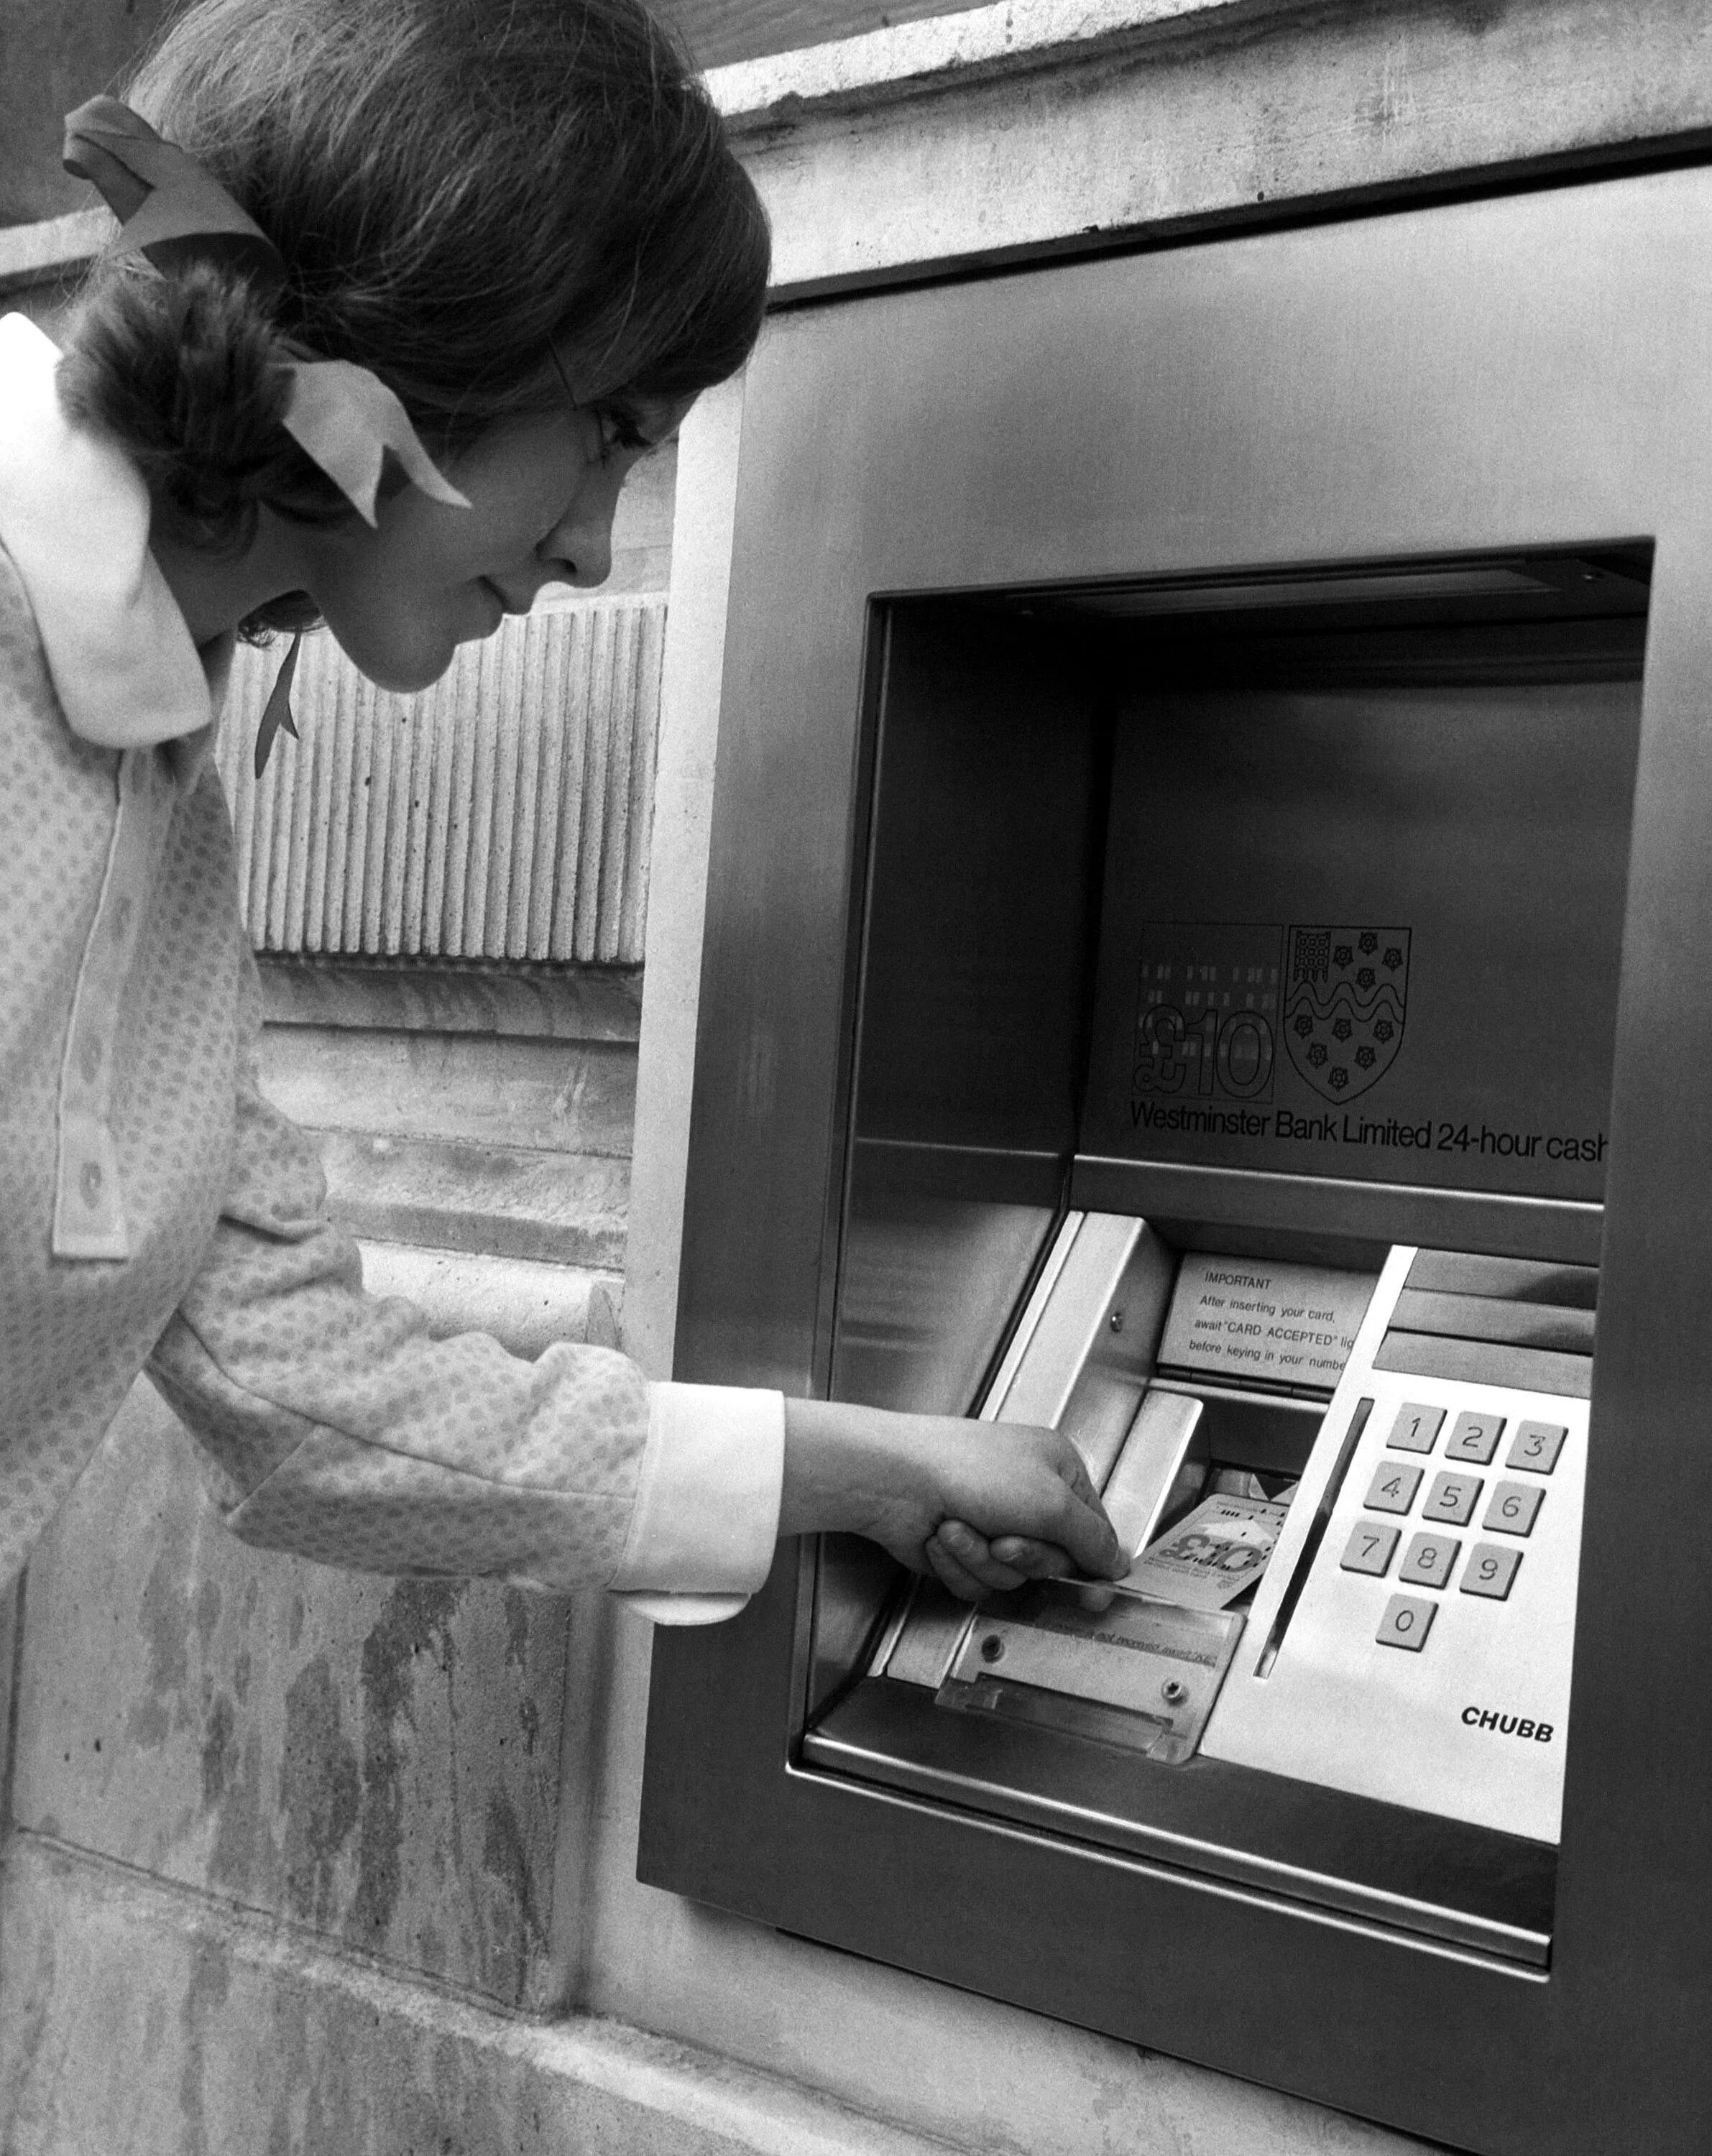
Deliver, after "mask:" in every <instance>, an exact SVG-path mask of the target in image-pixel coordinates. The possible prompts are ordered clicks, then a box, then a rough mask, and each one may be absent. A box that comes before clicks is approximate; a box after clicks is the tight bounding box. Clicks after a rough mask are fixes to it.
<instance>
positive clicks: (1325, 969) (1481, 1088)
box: [1082, 637, 1641, 1200]
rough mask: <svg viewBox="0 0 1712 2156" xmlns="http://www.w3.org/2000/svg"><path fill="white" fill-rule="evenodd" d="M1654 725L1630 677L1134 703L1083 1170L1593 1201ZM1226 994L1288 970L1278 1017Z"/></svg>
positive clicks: (1278, 987)
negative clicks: (1092, 1160) (1156, 1166)
mask: <svg viewBox="0 0 1712 2156" xmlns="http://www.w3.org/2000/svg"><path fill="white" fill-rule="evenodd" d="M1360 641H1361V639H1360V638H1359V637H1352V639H1351V643H1352V645H1353V646H1355V647H1356V648H1357V649H1359V646H1360ZM1228 649H1229V645H1228V641H1227V640H1224V639H1221V641H1220V642H1219V643H1218V644H1217V645H1216V647H1215V650H1216V652H1217V653H1219V654H1223V653H1225V652H1226V651H1227V650H1228ZM1145 650H1146V647H1145V646H1144V647H1143V652H1145ZM1209 663H1211V654H1209ZM1155 664H1157V662H1155ZM1146 665H1147V660H1146V658H1145V657H1144V656H1143V655H1140V654H1139V655H1138V659H1137V661H1136V666H1137V670H1138V672H1139V673H1140V672H1143V671H1144V670H1145V668H1146ZM1640 709H1641V690H1640V683H1639V680H1638V679H1637V680H1633V681H1629V682H1622V681H1606V680H1589V681H1582V682H1575V681H1550V682H1542V683H1539V684H1528V683H1520V682H1511V681H1507V680H1504V678H1503V676H1502V674H1501V673H1500V672H1499V670H1498V668H1497V665H1496V662H1495V663H1494V679H1493V680H1490V681H1488V682H1487V683H1485V684H1483V685H1478V686H1476V685H1452V686H1415V685H1404V684H1401V683H1398V682H1395V681H1392V682H1375V683H1374V684H1372V685H1360V684H1352V685H1349V686H1340V687H1338V688H1335V689H1322V688H1319V687H1316V686H1314V685H1312V682H1311V680H1310V682H1309V683H1308V684H1307V685H1293V686H1281V687H1256V688H1229V689H1222V688H1209V689H1206V690H1196V689H1195V688H1193V687H1187V686H1185V688H1183V689H1181V690H1174V691H1170V692H1161V691H1158V690H1154V691H1151V692H1149V690H1147V689H1145V688H1141V687H1138V688H1137V689H1136V690H1133V691H1132V692H1131V696H1130V698H1129V699H1127V700H1126V704H1125V706H1124V708H1123V710H1122V711H1120V716H1119V720H1118V735H1117V749H1116V761H1115V764H1114V768H1113V798H1112V831H1111V836H1110V839H1109V841H1108V846H1107V871H1108V886H1107V892H1106V901H1105V908H1104V913H1103V924H1102V930H1101V958H1100V988H1099V997H1098V1004H1097V1006H1096V1014H1095V1036H1094V1051H1093V1066H1092V1079H1091V1083H1090V1088H1089V1096H1088V1110H1087V1116H1086V1117H1085V1119H1084V1122H1083V1132H1082V1146H1083V1147H1084V1149H1085V1150H1087V1151H1088V1152H1100V1153H1134V1154H1137V1155H1139V1156H1142V1157H1144V1158H1165V1159H1179V1160H1185V1161H1203V1162H1206V1163H1210V1164H1213V1165H1216V1166H1221V1167H1233V1168H1245V1167H1246V1168H1262V1169H1265V1170H1267V1171H1268V1172H1270V1173H1285V1174H1313V1173H1327V1174H1332V1175H1337V1176H1340V1177H1355V1178H1362V1179H1368V1178H1370V1179H1372V1180H1374V1181H1375V1182H1382V1183H1406V1184H1410V1185H1417V1186H1418V1185H1423V1184H1424V1185H1427V1186H1443V1187H1447V1188H1472V1189H1481V1190H1493V1191H1511V1192H1516V1193H1525V1194H1529V1195H1535V1196H1540V1197H1556V1198H1568V1199H1583V1200H1596V1199H1597V1198H1598V1197H1599V1194H1600V1192H1601V1188H1603V1183H1604V1161H1605V1154H1606V1148H1607V1142H1608V1129H1609V1126H1608V1119H1607V1101H1608V1095H1609V1089H1610V1078H1611V1055H1612V1039H1613V1033H1614V1028H1615V1024H1616V1016H1617V945H1618V938H1619V936H1620V934H1621V931H1622V898H1623V883H1624V877H1625V873H1626V870H1627V860H1628V827H1629V806H1630V800H1631V797H1632V784H1633V774H1634V760H1635V747H1636V741H1637V735H1638V730H1639V722H1640ZM1328 923H1332V924H1336V923H1350V924H1356V925H1355V926H1351V927H1348V928H1347V929H1344V928H1340V927H1335V926H1333V927H1327V926H1325V925H1324V924H1328ZM1362 923H1367V924H1371V925H1370V926H1367V927H1361V926H1360V924H1362ZM1197 924H1209V925H1206V926H1200V925H1197ZM1236 924H1241V925H1236ZM1249 924H1252V925H1249ZM1302 924H1308V925H1307V926H1303V925H1302ZM1314 924H1320V925H1319V926H1314ZM1368 945H1370V946H1371V948H1370V949H1368V948H1367V946H1368ZM1345 952H1347V953H1348V954H1349V955H1348V957H1347V958H1346V957H1343V956H1342V955H1340V954H1343V953H1345ZM1364 954H1365V962H1364ZM1213 963H1216V967H1217V970H1218V971H1219V972H1220V973H1221V975H1223V976H1226V977H1227V978H1226V980H1225V981H1224V982H1223V983H1221V984H1218V985H1216V986H1215V987H1213V988H1209V987H1208V986H1207V985H1206V983H1205V982H1204V980H1203V979H1202V978H1201V976H1203V975H1204V974H1205V973H1206V972H1207V971H1208V969H1209V965H1210V964H1213ZM1164 976H1169V978H1162V977H1164ZM1237 976H1241V977H1242V978H1243V979H1245V980H1246V979H1247V978H1248V977H1250V976H1262V977H1269V982H1268V981H1267V980H1266V979H1264V978H1263V979H1262V981H1261V982H1260V983H1258V984H1257V985H1259V986H1261V987H1262V988H1264V989H1265V992H1266V993H1267V997H1268V998H1269V1000H1268V1003H1267V1009H1266V1010H1265V1011H1262V1010H1259V1009H1255V1010H1249V1009H1247V1008H1246V1007H1245V1005H1244V1002H1243V997H1244V993H1245V991H1244V990H1243V989H1242V987H1241V986H1240V984H1238V985H1232V983H1233V982H1234V981H1235V978H1236V977H1237ZM1155 995H1157V996H1159V997H1162V998H1164V1001H1163V1002H1161V1003H1159V1004H1157V1005H1153V1004H1150V1000H1149V999H1150V998H1152V997H1154V996H1155ZM1232 998H1234V1003H1233V1001H1232ZM1374 998H1382V999H1383V1000H1382V1001H1381V1002H1380V1004H1377V1005H1376V1006H1373V999H1374ZM1227 1006H1228V1007H1227ZM1370 1006H1373V1007H1374V1008H1376V1009H1379V1010H1380V1011H1381V1012H1382V1013H1383V1014H1384V1015H1381V1016H1380V1017H1379V1018H1378V1019H1376V1020H1375V1026H1376V1034H1375V1039H1374V1040H1372V1041H1363V1039H1362V1034H1363V1033H1364V1031H1365V1030H1366V1029H1367V1028H1366V1021H1365V1017H1364V1014H1365V1013H1367V1012H1368V1010H1369V1009H1370ZM1168 1020H1169V1022H1170V1029H1171V1030H1170V1032H1169V1033H1168V1032H1167V1031H1165V1030H1164V1029H1165V1027H1166V1024H1167V1021H1168ZM1303 1027H1306V1028H1307V1029H1308V1033H1309V1035H1310V1036H1311V1037H1310V1038H1309V1039H1308V1040H1307V1041H1306V1043H1305V1045H1304V1044H1303V1042H1302V1041H1298V1037H1297V1033H1298V1028H1303ZM1334 1028H1338V1029H1341V1030H1342V1034H1344V1035H1346V1036H1350V1038H1349V1039H1348V1041H1347V1045H1340V1041H1339V1039H1337V1038H1334ZM1245 1029H1246V1030H1245ZM1203 1030H1206V1031H1208V1032H1209V1033H1215V1032H1216V1034H1217V1038H1218V1045H1219V1056H1218V1060H1217V1062H1216V1064H1215V1062H1214V1060H1213V1059H1212V1058H1211V1055H1208V1054H1206V1053H1203V1052H1201V1051H1202V1042H1201V1039H1200V1034H1201V1033H1202V1031H1203ZM1239 1034H1240V1036H1241V1037H1240V1039H1239V1038H1238V1036H1239ZM1250 1036H1252V1039H1251V1038H1250ZM1230 1039H1236V1042H1237V1045H1238V1047H1240V1048H1241V1049H1242V1050H1244V1051H1245V1055H1246V1056H1247V1060H1242V1062H1241V1063H1240V1066H1239V1064H1238V1063H1236V1062H1227V1059H1226V1054H1225V1049H1226V1041H1227V1040H1230ZM1358 1043H1360V1045H1359V1046H1358V1045H1357V1044H1358ZM1256 1044H1259V1046H1260V1048H1261V1050H1263V1054H1262V1056H1261V1060H1259V1061H1258V1062H1256V1061H1254V1060H1253V1055H1252V1051H1253V1050H1254V1049H1255V1045H1256ZM1358 1057H1361V1058H1365V1066H1366V1067H1365V1068H1364V1067H1362V1066H1361V1065H1360V1063H1358V1060H1357V1058H1358ZM1313 1058H1318V1059H1319V1060H1318V1064H1317V1065H1316V1064H1315V1063H1314V1061H1312V1060H1310V1059H1313ZM1339 1086H1341V1090H1337V1089H1338V1088H1339Z"/></svg>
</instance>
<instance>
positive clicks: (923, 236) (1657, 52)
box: [708, 0, 1712, 301]
mask: <svg viewBox="0 0 1712 2156" xmlns="http://www.w3.org/2000/svg"><path fill="white" fill-rule="evenodd" d="M1007 38H1008V40H1009V42H1007ZM1332 54H1334V59H1331V58H1330V57H1329V56H1330V55H1332ZM708 81H709V85H710V87H711V88H712V90H713V91H714V93H715V95H716V97H717V100H718V101H719V103H720V104H721V105H722V109H723V110H725V111H726V112H727V115H728V117H729V119H730V121H731V125H732V128H733V136H734V140H735V141H736V144H737V146H738V151H739V152H740V154H741V155H742V156H743V160H744V162H745V163H746V165H747V166H748V168H749V171H750V172H751V174H752V175H753V178H754V180H755V182H756V184H757V186H758V187H759V189H760V192H761V196H762V199H763V202H764V203H766V206H767V208H768V212H769V215H770V216H771V218H772V219H773V225H774V296H775V299H776V300H780V301H801V300H813V299H816V298H820V297H822V296H830V295H833V294H836V293H841V292H845V291H854V290H861V289H863V288H864V287H866V286H873V285H887V284H897V283H907V282H909V281H911V280H915V279H918V278H921V277H924V276H942V275H946V274H948V273H958V274H963V273H967V272H969V271H971V270H976V269H984V268H995V267H1000V266H1005V265H1009V264H1019V263H1026V262H1031V261H1035V260H1040V259H1050V258H1051V257H1052V256H1055V255H1057V254H1066V253H1069V254H1075V253H1086V252H1088V251H1090V250H1092V249H1101V248H1113V247H1123V246H1131V245H1135V244H1142V243H1144V242H1145V243H1149V244H1157V243H1159V242H1160V241H1164V240H1171V239H1180V238H1182V237H1185V236H1186V235H1190V234H1200V233H1202V232H1206V231H1209V230H1211V229H1215V228H1217V229H1233V228H1238V227H1247V226H1252V225H1255V224H1257V223H1276V222H1278V221H1279V220H1280V219H1281V218H1300V217H1302V216H1304V215H1308V214H1313V215H1319V214H1324V213H1326V212H1327V211H1339V212H1346V211H1349V210H1350V209H1354V208H1362V209H1365V208H1373V207H1378V206H1388V205H1391V204H1396V203H1402V202H1407V201H1411V200H1416V199H1420V198H1423V197H1425V196H1429V195H1432V194H1442V193H1445V192H1446V191H1447V190H1453V189H1462V188H1468V187H1488V188H1489V187H1494V186H1496V185H1499V184H1503V185H1514V184H1527V183H1535V182H1539V181H1540V180H1542V179H1547V178H1557V177H1564V176H1566V175H1578V174H1581V173H1583V172H1593V171H1596V170H1598V169H1601V168H1604V167H1609V166H1612V165H1613V164H1622V163H1623V162H1632V161H1633V160H1635V159H1637V158H1643V157H1658V156H1660V155H1668V156H1673V157H1675V156H1688V155H1701V154H1704V151H1705V150H1706V147H1707V146H1708V144H1709V142H1712V18H1708V16H1707V13H1706V11H1705V9H1704V6H1703V5H1702V4H1701V0H1655V4H1654V5H1653V7H1651V8H1648V9H1647V10H1646V11H1645V29H1644V32H1640V31H1638V30H1637V27H1636V18H1635V17H1634V16H1633V14H1632V12H1631V11H1624V10H1619V9H1614V8H1612V6H1611V5H1610V4H1609V0H1480V4H1479V5H1478V6H1459V7H1448V6H1446V5H1445V4H1444V0H1391V4H1388V5H1386V7H1383V8H1351V7H1347V6H1345V7H1341V8H1340V7H1336V6H1331V5H1326V4H1319V5H1304V4H1302V0H1282V3H1281V0H1252V4H1245V0H1227V4H1218V0H1204V3H1203V4H1189V5H1185V6H1181V7H1178V6H1175V5H1174V4H1172V0H1162V4H1160V5H1159V7H1157V8H1149V6H1148V5H1147V4H1146V0H1132V4H1129V5H1128V6H1123V5H1115V4H1114V5H1113V6H1112V7H1111V8H1105V7H1103V6H1102V5H1100V4H1099V0H1094V4H1092V5H1090V6H1088V7H1086V8H1081V9H1078V8H1076V7H1075V6H1073V5H1071V4H1067V0H1017V5H1016V6H1015V8H1005V7H995V8H983V9H978V10H974V11H972V12H971V13H968V14H964V15H958V16H951V17H946V18H938V19H937V20H936V21H933V22H930V23H908V24H902V25H899V26H898V27H897V28H895V29H889V30H884V31H877V32H871V33H868V34H867V35H866V37H861V38H847V39H845V40H843V41H841V43H839V44H828V45H824V46H814V47H810V48H809V49H806V50H805V51H802V52H799V53H795V54H781V55H780V56H779V58H778V59H776V60H771V61H753V62H748V63H744V64H739V65H738V66H735V67H733V68H727V69H717V70H716V71H714V72H713V73H712V74H710V75H709V77H708Z"/></svg>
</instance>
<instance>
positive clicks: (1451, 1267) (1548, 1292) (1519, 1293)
mask: <svg viewBox="0 0 1712 2156" xmlns="http://www.w3.org/2000/svg"><path fill="white" fill-rule="evenodd" d="M1409 1286H1410V1287H1411V1289H1412V1288H1421V1289H1424V1290H1428V1291H1437V1292H1439V1293H1442V1294H1445V1295H1484V1296H1513V1297H1514V1299H1515V1300H1516V1301H1520V1302H1548V1303H1553V1304H1555V1305H1557V1306H1560V1307H1561V1308H1562V1309H1565V1310H1592V1309H1594V1308H1596V1306H1597V1304H1598V1301H1599V1268H1598V1267H1597V1266H1596V1265H1533V1264H1530V1263H1529V1262H1528V1260H1525V1259H1521V1258H1482V1257H1475V1256H1473V1255H1471V1254H1470V1253H1468V1252H1467V1251H1463V1250H1422V1251H1421V1252H1420V1253H1419V1255H1417V1256H1416V1260H1415V1262H1414V1264H1413V1265H1411V1266H1410V1268H1409Z"/></svg>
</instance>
